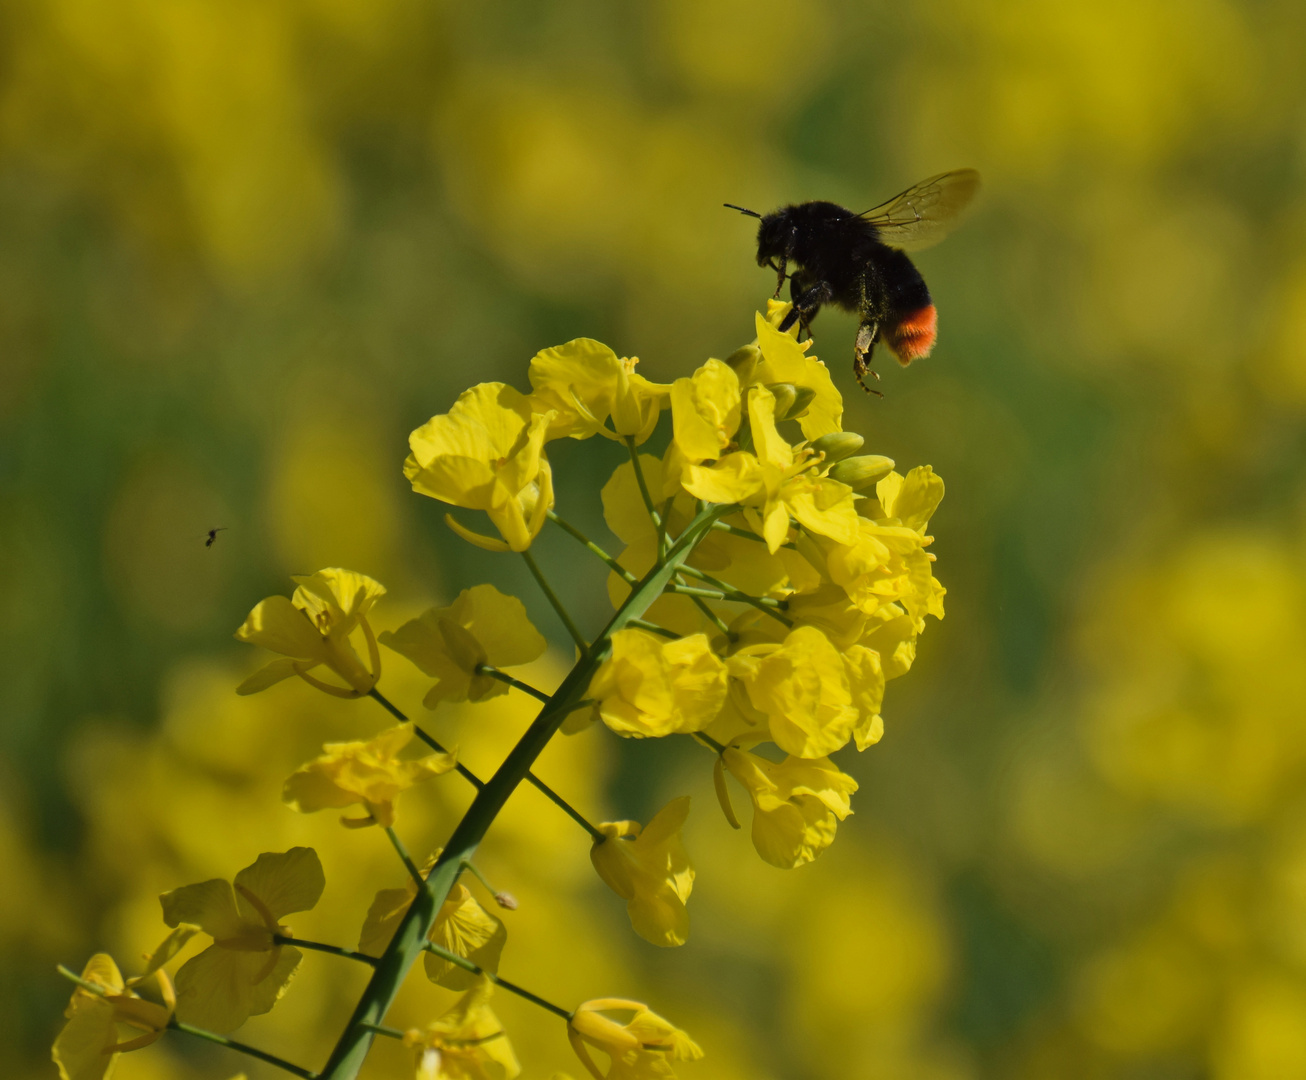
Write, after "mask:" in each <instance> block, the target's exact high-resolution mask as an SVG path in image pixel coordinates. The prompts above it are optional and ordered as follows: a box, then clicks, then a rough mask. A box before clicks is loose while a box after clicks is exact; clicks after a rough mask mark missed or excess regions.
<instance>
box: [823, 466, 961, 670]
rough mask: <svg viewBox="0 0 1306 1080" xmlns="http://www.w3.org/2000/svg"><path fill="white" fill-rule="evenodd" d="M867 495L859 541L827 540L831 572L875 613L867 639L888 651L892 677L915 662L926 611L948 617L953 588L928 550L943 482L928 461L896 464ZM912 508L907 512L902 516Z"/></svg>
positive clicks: (884, 659)
mask: <svg viewBox="0 0 1306 1080" xmlns="http://www.w3.org/2000/svg"><path fill="white" fill-rule="evenodd" d="M876 493H877V496H878V497H877V498H876V499H868V500H866V504H867V505H865V506H864V507H863V508H862V510H863V513H867V514H872V515H875V517H874V519H872V518H870V517H863V518H861V519H860V521H859V524H858V535H857V541H856V543H854V544H841V543H831V542H829V541H828V540H823V541H822V546H823V551H822V552H821V553H820V554H819V555H818V556H816V558H817V561H818V562H819V561H821V556H822V555H823V557H824V561H825V565H826V570H827V572H828V574H829V576H830V579H831V580H832V581H834V582H836V583H837V584H838V585H839V586H840V587H841V588H842V589H844V591H845V592H846V593H847V594H848V597H849V599H850V600H851V601H852V602H853V603H854V604H856V605H857V607H859V608H860V609H861V610H862V611H864V612H866V613H867V614H868V615H869V616H870V620H869V621H868V623H867V627H866V630H865V632H864V634H863V637H862V639H861V644H863V645H866V646H868V647H870V648H873V649H875V650H876V651H877V652H878V653H879V654H880V660H881V664H882V668H883V674H884V678H886V679H895V678H897V677H898V676H899V675H902V674H903V673H904V672H905V671H907V669H908V668H910V667H911V664H912V661H913V660H914V659H915V656H916V637H917V635H918V634H920V632H921V631H922V630H924V628H925V617H926V616H927V615H933V616H934V617H935V618H936V619H941V618H943V597H944V595H945V594H946V592H947V590H945V589H944V588H943V586H942V585H940V584H939V582H938V580H937V579H936V578H935V577H934V556H932V555H931V554H930V553H929V552H927V551H926V550H925V548H926V547H927V546H928V545H929V543H930V542H931V539H932V538H931V537H929V536H926V535H925V527H926V526H927V525H928V524H929V519H930V515H931V514H932V513H933V512H934V509H935V508H936V507H937V506H938V503H939V500H940V499H941V498H942V497H943V482H942V481H941V480H939V478H938V477H937V476H935V475H934V472H933V470H932V469H930V468H929V467H928V466H925V467H922V468H917V469H913V470H912V471H911V472H910V473H908V474H907V476H906V477H905V478H904V477H902V476H900V475H899V474H898V473H896V472H891V473H890V474H889V475H888V476H886V477H885V478H884V479H882V480H881V481H880V482H879V483H878V484H877V485H876ZM899 515H905V516H901V517H900V516H899Z"/></svg>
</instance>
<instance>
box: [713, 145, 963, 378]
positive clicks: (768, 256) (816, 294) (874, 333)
mask: <svg viewBox="0 0 1306 1080" xmlns="http://www.w3.org/2000/svg"><path fill="white" fill-rule="evenodd" d="M978 189H979V173H978V172H976V171H975V170H974V169H957V170H956V171H955V172H946V173H939V175H938V176H931V177H930V178H929V179H928V180H922V181H921V182H920V183H919V184H915V185H913V186H912V187H909V188H908V189H907V190H906V191H904V192H902V193H901V194H899V195H895V196H894V197H893V198H892V199H890V200H889V201H888V202H885V203H881V204H880V205H879V206H876V207H873V208H872V209H870V210H867V211H865V212H864V213H861V214H856V213H854V212H853V211H851V210H848V209H845V208H844V207H842V206H838V205H836V204H835V203H831V202H805V203H800V204H798V205H796V206H786V207H783V208H782V209H780V210H776V211H774V212H773V213H770V214H767V215H765V216H763V215H761V214H759V213H757V212H756V211H755V210H746V209H745V208H744V207H742V206H735V205H734V203H726V204H725V205H726V206H728V207H729V208H730V209H731V210H738V211H739V212H740V213H741V214H747V215H749V216H750V217H755V218H759V219H760V220H761V224H760V225H759V226H758V228H757V265H758V266H769V267H770V268H771V269H772V270H774V271H776V273H777V274H778V275H779V278H778V279H777V281H776V286H775V295H776V296H777V297H778V296H779V295H780V290H781V289H782V288H783V287H784V283H785V278H786V277H787V278H789V295H790V297H791V298H792V300H793V305H794V306H793V308H792V309H791V310H790V312H789V314H788V315H786V316H785V318H784V321H783V322H782V323H781V324H780V329H781V330H788V329H789V328H790V327H791V326H793V324H794V323H795V321H796V322H797V323H798V324H799V326H800V327H801V328H802V329H804V330H807V331H808V333H809V334H810V333H811V322H812V320H813V319H814V318H816V314H817V312H818V311H820V310H821V305H822V304H834V305H835V306H836V307H840V308H843V309H844V310H845V311H849V312H852V313H853V314H854V315H857V316H859V317H860V318H861V326H859V327H858V328H857V341H856V344H855V345H854V347H853V374H854V375H856V376H857V382H858V383H859V384H860V385H861V388H862V389H863V390H865V391H866V392H867V393H870V394H877V395H879V394H880V392H879V391H878V390H872V389H871V387H869V386H867V385H866V382H865V377H866V373H867V372H868V371H869V372H870V373H871V374H872V375H874V376H875V378H877V379H878V378H879V377H880V376H879V373H878V372H876V371H874V370H872V368H871V366H870V361H871V352H872V350H873V349H874V348H875V343H876V342H878V341H883V342H884V343H885V344H886V345H887V346H888V347H889V349H890V351H891V352H892V353H893V354H894V355H895V356H896V357H897V358H898V362H899V363H900V364H902V365H903V367H906V366H907V365H908V364H910V363H911V362H912V361H913V360H917V359H919V358H920V357H922V356H928V355H929V354H930V350H931V349H932V348H933V347H934V339H935V337H936V334H937V328H938V313H937V312H936V311H935V309H934V301H933V300H931V299H930V290H929V289H928V288H926V287H925V279H924V278H922V277H921V275H920V271H918V270H917V269H916V267H915V266H913V265H912V261H911V260H910V259H909V258H907V256H906V255H905V254H904V252H907V251H919V250H920V249H922V248H926V247H929V246H930V245H931V244H935V243H937V242H938V241H940V240H942V239H943V237H944V236H945V235H946V234H947V232H948V229H949V228H950V226H951V225H952V224H953V222H954V221H955V220H956V218H957V216H958V215H959V214H960V213H961V212H962V211H963V210H964V209H965V208H966V207H967V205H969V203H970V201H971V199H973V198H974V197H975V192H976V191H977V190H978ZM791 262H792V263H794V264H795V270H794V272H793V273H792V274H790V273H788V269H789V264H790V263H791ZM880 396H883V395H880Z"/></svg>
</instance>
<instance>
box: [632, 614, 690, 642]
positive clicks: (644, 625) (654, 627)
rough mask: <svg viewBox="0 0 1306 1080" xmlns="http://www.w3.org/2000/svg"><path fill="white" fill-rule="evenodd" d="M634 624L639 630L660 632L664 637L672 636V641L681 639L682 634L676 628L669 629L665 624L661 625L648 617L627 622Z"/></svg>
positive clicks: (651, 632)
mask: <svg viewBox="0 0 1306 1080" xmlns="http://www.w3.org/2000/svg"><path fill="white" fill-rule="evenodd" d="M626 625H627V626H633V627H635V629H637V630H647V631H648V632H649V633H650V634H660V635H661V636H662V637H664V638H670V639H671V640H672V641H679V640H680V635H679V634H677V633H676V632H675V631H674V630H668V629H667V628H666V627H665V626H659V625H658V624H657V623H653V622H649V621H648V620H647V619H631V620H630V622H628V623H627V624H626Z"/></svg>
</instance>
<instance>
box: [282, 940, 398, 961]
mask: <svg viewBox="0 0 1306 1080" xmlns="http://www.w3.org/2000/svg"><path fill="white" fill-rule="evenodd" d="M272 940H273V942H275V943H276V944H277V945H293V946H295V948H297V949H312V950H313V951H314V952H324V953H330V954H331V955H332V956H343V957H344V958H345V959H346V960H357V961H359V963H363V964H371V965H372V966H373V967H376V957H375V956H368V955H367V953H361V952H355V951H354V950H353V949H346V948H343V947H342V946H340V945H327V944H325V943H324V942H321V941H305V940H304V939H303V938H297V937H294V936H292V935H290V934H273V935H272Z"/></svg>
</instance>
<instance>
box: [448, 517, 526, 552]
mask: <svg viewBox="0 0 1306 1080" xmlns="http://www.w3.org/2000/svg"><path fill="white" fill-rule="evenodd" d="M444 523H445V524H446V525H448V526H449V528H450V529H452V530H453V531H454V532H455V533H457V534H458V535H459V536H461V537H462V538H463V539H464V540H466V541H467V542H468V543H469V544H472V545H474V546H476V547H478V548H480V549H481V550H482V551H511V550H512V548H510V547H509V546H508V545H507V543H506V542H505V541H503V540H497V539H495V538H494V537H493V536H484V535H482V534H481V533H478V532H472V530H471V529H469V528H467V526H466V525H463V524H462V523H461V522H460V521H459V520H458V519H457V518H455V517H454V516H453V515H452V514H445V515H444Z"/></svg>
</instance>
